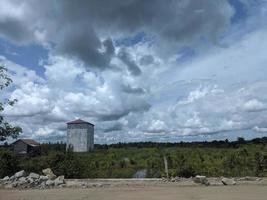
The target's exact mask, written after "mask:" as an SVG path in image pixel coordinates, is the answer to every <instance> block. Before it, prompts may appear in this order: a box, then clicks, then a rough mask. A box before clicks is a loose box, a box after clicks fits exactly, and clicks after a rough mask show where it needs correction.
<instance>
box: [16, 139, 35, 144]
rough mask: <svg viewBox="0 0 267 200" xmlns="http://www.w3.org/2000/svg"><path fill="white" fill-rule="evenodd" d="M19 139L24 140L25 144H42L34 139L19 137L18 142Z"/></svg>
mask: <svg viewBox="0 0 267 200" xmlns="http://www.w3.org/2000/svg"><path fill="white" fill-rule="evenodd" d="M18 141H22V142H24V143H25V144H28V145H31V146H39V145H40V144H39V143H38V142H36V141H35V140H33V139H18V140H17V141H16V142H18ZM16 142H14V143H13V144H15V143H16Z"/></svg>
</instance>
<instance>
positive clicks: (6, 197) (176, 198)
mask: <svg viewBox="0 0 267 200" xmlns="http://www.w3.org/2000/svg"><path fill="white" fill-rule="evenodd" d="M35 199H36V200H53V199H55V200H78V199H79V200H86V199H90V200H105V199H106V200H139V199H140V200H147V199H153V200H229V199H230V200H266V199H267V186H256V185H244V186H217V187H216V186H210V187H200V186H198V187H175V186H168V187H159V186H151V187H140V186H139V187H137V186H135V187H128V188H127V187H121V188H120V187H114V188H90V189H70V188H64V189H48V190H0V200H35Z"/></svg>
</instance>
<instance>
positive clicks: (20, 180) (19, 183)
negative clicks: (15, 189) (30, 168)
mask: <svg viewBox="0 0 267 200" xmlns="http://www.w3.org/2000/svg"><path fill="white" fill-rule="evenodd" d="M25 183H27V180H26V178H25V177H20V178H19V180H18V185H24V184H25Z"/></svg>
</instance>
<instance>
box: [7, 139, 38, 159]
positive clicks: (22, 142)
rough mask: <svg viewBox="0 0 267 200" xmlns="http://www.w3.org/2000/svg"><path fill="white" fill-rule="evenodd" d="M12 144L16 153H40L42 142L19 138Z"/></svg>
mask: <svg viewBox="0 0 267 200" xmlns="http://www.w3.org/2000/svg"><path fill="white" fill-rule="evenodd" d="M12 145H13V148H14V153H15V154H17V155H27V154H30V155H33V154H39V153H40V144H39V143H38V142H36V141H35V140H32V139H18V140H17V141H15V142H14V143H13V144H12Z"/></svg>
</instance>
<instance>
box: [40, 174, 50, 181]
mask: <svg viewBox="0 0 267 200" xmlns="http://www.w3.org/2000/svg"><path fill="white" fill-rule="evenodd" d="M39 180H40V181H47V180H48V176H43V175H41V176H40V177H39Z"/></svg>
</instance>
